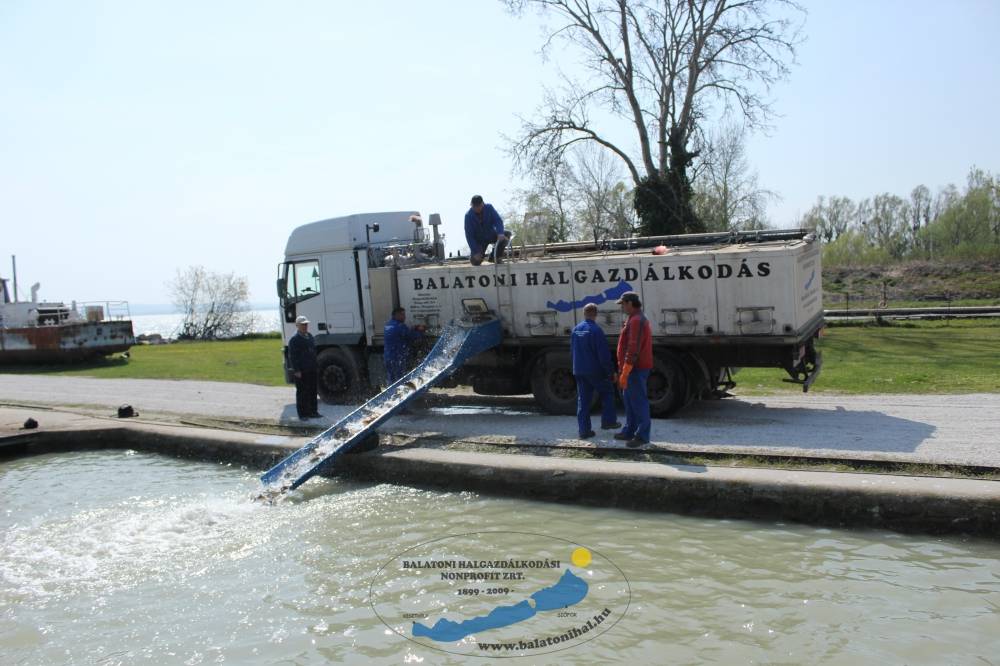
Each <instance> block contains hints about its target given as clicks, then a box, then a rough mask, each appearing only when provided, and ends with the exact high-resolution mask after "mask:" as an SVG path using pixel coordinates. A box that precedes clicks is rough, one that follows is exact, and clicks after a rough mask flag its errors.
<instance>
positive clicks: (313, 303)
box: [277, 211, 443, 403]
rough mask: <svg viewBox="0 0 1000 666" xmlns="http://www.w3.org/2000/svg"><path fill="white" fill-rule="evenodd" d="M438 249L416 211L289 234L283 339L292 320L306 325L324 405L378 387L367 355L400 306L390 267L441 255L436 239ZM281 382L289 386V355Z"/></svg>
mask: <svg viewBox="0 0 1000 666" xmlns="http://www.w3.org/2000/svg"><path fill="white" fill-rule="evenodd" d="M438 220H439V218H435V220H434V221H435V222H437V221H438ZM434 231H435V236H436V231H437V227H436V226H435V227H434ZM437 244H438V246H439V247H438V249H435V246H434V243H431V242H430V239H429V237H428V234H427V233H426V228H425V227H424V224H423V219H422V218H421V217H420V214H419V213H418V212H416V211H394V212H385V213H364V214H359V215H349V216H346V217H338V218H331V219H327V220H320V221H319V222H313V223H311V224H306V225H303V226H301V227H298V228H296V229H295V230H293V231H292V233H291V235H290V236H289V238H288V243H287V244H286V246H285V260H284V261H283V262H282V263H280V264H279V265H278V279H277V291H278V302H279V307H280V309H281V322H282V337H283V339H284V340H285V341H286V342H287V340H288V339H289V338H290V337H291V336H292V335H294V334H295V319H296V317H299V316H305V317H306V318H307V319H308V320H309V322H310V332H311V333H312V334H313V336H315V338H316V349H317V351H318V358H317V360H318V362H319V391H320V396H321V397H322V398H323V400H324V401H326V402H329V403H343V402H351V401H353V400H357V399H360V398H363V397H367V394H368V393H370V391H371V389H370V387H371V385H373V384H376V385H377V384H378V383H379V379H380V377H379V371H381V364H380V363H375V364H371V369H372V371H373V376H369V372H368V371H369V364H368V362H367V361H368V358H367V357H368V356H369V355H371V354H380V353H381V343H382V340H381V330H382V325H383V324H384V323H385V321H386V320H388V319H389V315H390V313H391V311H392V308H394V307H396V306H397V305H398V303H399V300H398V296H397V295H396V292H395V266H396V265H399V264H404V263H407V262H413V261H416V260H417V255H419V258H420V259H421V260H427V259H428V258H429V257H432V256H437V254H443V245H441V239H438V240H437ZM373 284H374V287H375V293H374V295H373V291H372V289H373ZM285 379H286V381H288V382H291V381H292V378H291V375H290V373H289V370H288V362H287V350H286V360H285Z"/></svg>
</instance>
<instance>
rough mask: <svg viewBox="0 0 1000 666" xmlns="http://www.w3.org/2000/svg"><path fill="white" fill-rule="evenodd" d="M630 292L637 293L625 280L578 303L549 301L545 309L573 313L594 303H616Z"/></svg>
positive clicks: (585, 297)
mask: <svg viewBox="0 0 1000 666" xmlns="http://www.w3.org/2000/svg"><path fill="white" fill-rule="evenodd" d="M628 291H635V289H633V288H632V285H630V284H629V283H628V282H626V281H625V280H619V281H618V284H616V285H615V286H613V287H611V288H610V289H605V290H604V291H602V292H601V293H599V294H596V295H594V296H584V297H583V298H582V299H580V300H578V301H558V302H556V303H553V302H552V301H548V302H546V303H545V307H547V308H550V309H552V310H555V311H556V312H572V311H573V310H576V309H577V308H582V307H583V306H584V305H587V304H588V303H593V304H594V305H600V304H601V303H607V302H608V301H616V300H618V297H619V296H621V295H622V294H624V293H625V292H628Z"/></svg>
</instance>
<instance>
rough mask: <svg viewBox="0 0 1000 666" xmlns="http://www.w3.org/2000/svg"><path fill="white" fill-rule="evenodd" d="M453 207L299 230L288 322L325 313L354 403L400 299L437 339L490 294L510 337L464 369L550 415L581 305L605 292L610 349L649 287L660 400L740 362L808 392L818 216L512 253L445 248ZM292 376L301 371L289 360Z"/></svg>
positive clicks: (567, 374) (701, 391) (478, 385)
mask: <svg viewBox="0 0 1000 666" xmlns="http://www.w3.org/2000/svg"><path fill="white" fill-rule="evenodd" d="M439 225H440V216H438V215H436V214H435V215H431V216H430V218H429V224H428V226H429V227H430V230H431V233H430V234H428V233H427V232H428V228H427V226H425V225H424V221H423V219H422V218H421V217H420V215H419V214H418V213H416V212H415V211H402V212H390V213H368V214H362V215H351V216H347V217H340V218H334V219H329V220H322V221H319V222H313V223H312V224H306V225H304V226H301V227H298V228H296V229H295V230H294V231H292V233H291V235H290V237H289V239H288V244H287V246H286V248H285V261H284V262H282V263H281V264H280V265H279V266H278V296H279V300H280V306H281V314H282V322H283V329H284V330H283V334H284V338H285V340H287V339H288V338H289V337H290V336H291V335H292V334H293V333H294V332H295V325H294V322H295V318H296V317H297V316H298V315H305V316H306V317H307V318H308V319H309V320H310V321H311V322H312V323H313V324H312V327H311V329H312V331H313V333H314V335H315V336H316V346H317V350H318V353H319V356H318V360H319V391H320V396H321V397H322V399H323V400H324V401H326V402H328V403H344V402H354V401H357V400H359V399H362V398H366V397H368V396H369V395H371V394H372V393H373V392H374V390H375V387H378V386H379V385H380V384H382V383H383V380H382V378H383V377H384V375H383V364H382V330H383V326H384V324H385V322H387V321H388V320H389V318H390V315H391V312H392V309H393V308H395V307H397V306H402V307H404V308H406V311H407V323H409V324H423V325H424V326H426V327H427V332H428V337H430V338H433V337H434V336H435V335H436V334H437V333H438V332H440V331H441V329H442V327H443V326H445V325H446V324H447V323H448V322H450V321H451V320H452V319H455V318H457V317H461V316H462V314H463V311H465V310H467V309H468V307H469V306H470V305H471V304H477V303H478V304H480V305H481V304H482V303H483V302H485V304H486V306H487V307H488V308H489V310H490V311H491V312H492V313H493V314H494V315H495V316H497V317H498V318H499V319H500V321H501V325H502V327H503V332H504V336H503V343H502V344H501V345H500V346H499V347H496V348H494V349H491V350H489V351H487V352H483V353H481V354H479V355H478V356H476V357H474V358H472V359H470V360H469V361H468V362H467V363H466V364H465V365H464V366H463V368H462V370H461V371H459V372H458V373H457V374H456V375H455V376H454V378H453V379H452V381H453V382H454V383H456V384H458V383H461V384H468V385H471V386H472V388H473V390H474V391H475V392H476V393H478V394H482V395H520V394H525V393H529V392H530V393H533V394H534V396H535V398H536V400H537V401H538V403H539V404H540V405H541V406H542V407H543V408H545V409H546V410H548V411H550V412H553V413H560V414H571V413H575V410H576V383H575V381H574V379H573V374H572V367H571V362H570V354H569V337H570V333H571V331H572V329H573V327H574V326H575V325H576V324H577V323H578V322H580V321H581V320H582V317H583V314H582V312H583V306H584V305H586V304H587V303H595V304H597V306H598V310H599V316H598V323H599V324H600V325H601V327H602V328H603V329H604V331H605V333H606V334H607V336H608V344H609V345H611V346H612V355H614V354H613V352H614V345H615V343H616V340H617V337H618V333H619V331H620V329H621V326H622V314H621V311H620V306H618V305H616V304H615V301H616V300H617V298H618V296H620V295H621V294H622V293H624V292H626V291H635V292H637V293H638V294H639V296H640V298H641V300H642V303H643V311H644V313H645V315H646V317H647V318H648V319H649V320H650V323H651V324H652V327H653V356H654V368H653V370H652V372H651V373H650V377H649V382H648V390H649V400H650V407H651V411H652V413H653V414H654V415H657V416H666V415H669V414H671V413H673V412H674V411H676V410H677V409H680V408H681V407H683V406H685V405H687V404H688V403H689V402H691V401H692V400H695V399H698V398H702V397H709V396H712V395H717V394H718V393H719V392H720V391H723V390H725V389H727V388H731V387H733V386H734V383H733V379H732V369H733V368H739V367H774V368H781V369H783V370H785V371H786V372H787V373H788V375H789V377H788V378H787V380H788V381H792V382H796V383H798V384H801V385H802V387H803V390H808V388H809V386H810V385H811V384H812V382H813V381H814V380H815V378H816V376H817V374H818V373H819V370H820V367H821V357H820V354H819V352H818V351H817V350H816V348H815V346H814V341H815V339H816V338H817V337H818V336H819V334H820V332H821V330H822V328H823V326H824V321H823V307H822V286H821V270H820V244H819V242H818V241H816V240H815V238H814V237H813V236H812V235H811V234H809V233H808V232H806V231H805V230H790V231H770V230H767V231H759V232H758V231H754V232H738V233H721V234H691V235H682V236H662V237H652V238H649V237H647V238H629V239H609V240H605V241H600V242H576V243H557V244H548V245H517V239H516V238H515V239H514V240H513V242H512V243H511V244H510V245H509V246H508V249H507V253H506V256H505V257H504V261H503V262H502V263H484V264H483V265H481V266H472V265H470V263H469V260H468V257H456V258H445V256H444V244H443V237H441V236H440V235H439V234H438V226H439ZM285 367H286V379H288V380H289V381H290V380H291V379H290V376H289V374H288V373H287V363H286V366H285Z"/></svg>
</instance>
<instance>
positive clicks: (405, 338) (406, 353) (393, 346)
mask: <svg viewBox="0 0 1000 666" xmlns="http://www.w3.org/2000/svg"><path fill="white" fill-rule="evenodd" d="M382 335H383V336H384V337H385V342H384V343H383V344H384V345H385V349H384V351H383V352H382V356H383V359H384V360H385V364H386V366H389V365H392V366H396V367H402V366H405V365H406V364H407V362H408V361H409V360H410V343H411V342H413V341H414V340H418V339H420V338H421V337H423V335H424V334H423V333H422V332H420V331H418V330H415V329H412V328H410V327H409V326H407V325H406V324H404V323H403V322H401V321H397V320H395V319H390V320H389V321H387V322H386V323H385V328H384V329H382Z"/></svg>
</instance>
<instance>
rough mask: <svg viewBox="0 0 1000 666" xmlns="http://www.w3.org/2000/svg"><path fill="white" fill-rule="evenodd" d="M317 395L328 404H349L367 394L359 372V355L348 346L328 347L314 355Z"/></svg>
mask: <svg viewBox="0 0 1000 666" xmlns="http://www.w3.org/2000/svg"><path fill="white" fill-rule="evenodd" d="M316 361H317V363H318V365H319V382H318V384H319V397H320V398H321V399H322V400H323V402H325V403H326V404H328V405H343V404H351V403H354V402H358V401H359V400H363V399H364V398H365V397H367V394H368V382H366V381H365V380H364V375H363V374H362V372H361V355H360V354H359V353H358V352H357V351H356V350H354V349H351V348H349V347H330V348H327V349H324V350H323V351H321V352H320V353H319V356H317V357H316Z"/></svg>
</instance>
